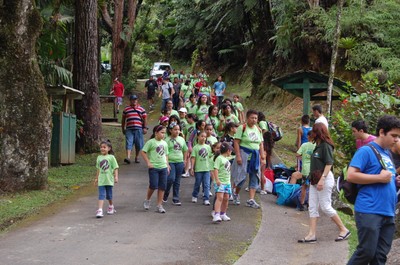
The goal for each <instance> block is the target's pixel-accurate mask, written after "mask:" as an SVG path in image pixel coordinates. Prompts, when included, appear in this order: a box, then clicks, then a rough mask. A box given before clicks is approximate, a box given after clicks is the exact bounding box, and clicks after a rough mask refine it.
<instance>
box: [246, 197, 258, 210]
mask: <svg viewBox="0 0 400 265" xmlns="http://www.w3.org/2000/svg"><path fill="white" fill-rule="evenodd" d="M246 206H247V207H251V208H254V209H259V208H260V205H258V203H256V201H255V200H254V199H250V200H247V202H246Z"/></svg>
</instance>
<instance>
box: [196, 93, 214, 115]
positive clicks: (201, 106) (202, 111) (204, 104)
mask: <svg viewBox="0 0 400 265" xmlns="http://www.w3.org/2000/svg"><path fill="white" fill-rule="evenodd" d="M210 106H211V102H210V98H209V97H207V96H206V95H202V96H201V97H200V98H199V100H198V101H197V108H196V112H195V114H196V115H197V118H198V119H199V120H204V119H205V117H206V115H207V114H208V108H209V107H210Z"/></svg>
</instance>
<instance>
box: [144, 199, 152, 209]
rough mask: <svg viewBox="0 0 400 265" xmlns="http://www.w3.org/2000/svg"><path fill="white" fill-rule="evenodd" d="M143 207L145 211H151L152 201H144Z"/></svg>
mask: <svg viewBox="0 0 400 265" xmlns="http://www.w3.org/2000/svg"><path fill="white" fill-rule="evenodd" d="M143 207H144V209H145V210H148V209H150V200H144V202H143Z"/></svg>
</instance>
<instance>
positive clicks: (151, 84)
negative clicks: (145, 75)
mask: <svg viewBox="0 0 400 265" xmlns="http://www.w3.org/2000/svg"><path fill="white" fill-rule="evenodd" d="M144 87H145V88H146V89H147V100H148V101H149V106H150V110H152V109H154V96H155V94H156V90H157V88H158V84H157V82H156V80H154V77H153V76H150V77H149V80H147V81H146V83H145V84H144Z"/></svg>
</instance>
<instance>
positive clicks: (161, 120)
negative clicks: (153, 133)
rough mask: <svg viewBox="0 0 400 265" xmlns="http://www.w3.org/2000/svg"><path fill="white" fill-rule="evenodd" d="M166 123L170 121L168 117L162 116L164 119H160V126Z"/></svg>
mask: <svg viewBox="0 0 400 265" xmlns="http://www.w3.org/2000/svg"><path fill="white" fill-rule="evenodd" d="M166 121H169V118H168V116H162V117H161V118H160V124H162V123H164V122H166Z"/></svg>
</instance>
